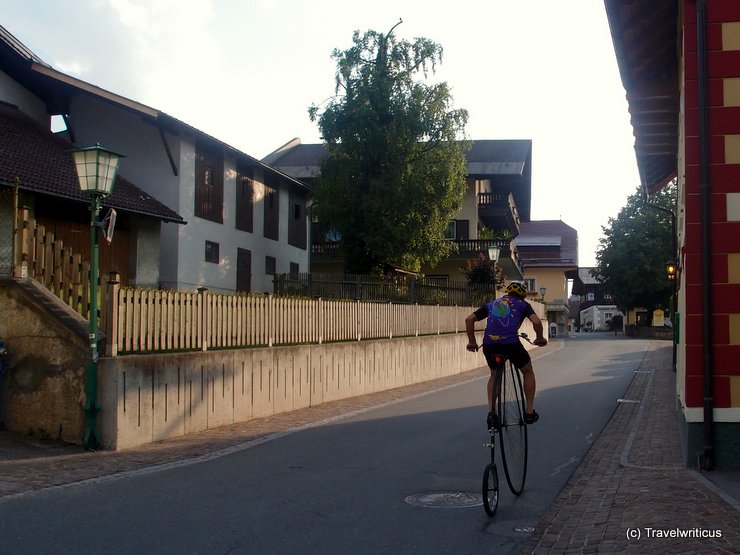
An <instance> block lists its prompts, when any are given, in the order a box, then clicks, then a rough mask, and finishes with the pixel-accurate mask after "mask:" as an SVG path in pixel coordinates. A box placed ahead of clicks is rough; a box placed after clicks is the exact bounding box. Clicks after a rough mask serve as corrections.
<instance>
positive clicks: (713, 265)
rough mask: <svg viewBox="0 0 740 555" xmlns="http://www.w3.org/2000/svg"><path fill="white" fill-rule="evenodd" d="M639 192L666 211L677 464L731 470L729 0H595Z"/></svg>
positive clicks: (736, 99)
mask: <svg viewBox="0 0 740 555" xmlns="http://www.w3.org/2000/svg"><path fill="white" fill-rule="evenodd" d="M605 6H606V12H607V17H608V20H609V25H610V28H611V34H612V40H613V43H614V49H615V53H616V57H617V62H618V65H619V71H620V74H621V77H622V83H623V85H624V88H625V90H626V93H627V101H628V105H629V111H630V115H631V122H632V126H633V129H634V135H635V154H636V159H637V165H638V169H639V171H640V177H641V181H642V186H643V188H644V190H645V193H646V195H648V197H649V195H650V194H652V193H653V192H655V191H657V190H660V189H661V188H662V187H664V186H665V185H666V184H667V183H668V182H670V181H671V180H674V179H675V180H677V183H678V205H677V207H676V213H675V218H676V224H677V225H676V228H677V237H676V247H677V248H676V253H675V254H676V262H677V263H678V272H677V277H676V281H675V284H676V295H675V297H676V306H677V312H678V315H679V317H678V327H679V335H678V341H677V345H676V377H677V395H678V400H679V402H680V407H681V417H682V419H683V429H684V433H685V439H686V442H685V443H686V445H687V452H686V463H687V464H688V465H689V466H694V465H697V464H698V465H699V466H700V467H701V468H704V469H712V468H716V467H719V468H740V449H739V448H738V446H739V445H740V366H738V364H737V360H738V358H739V357H740V3H738V2H734V1H730V0H709V1H707V0H680V1H676V0H634V1H632V2H623V1H619V0H606V1H605Z"/></svg>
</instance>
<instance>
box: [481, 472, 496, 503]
mask: <svg viewBox="0 0 740 555" xmlns="http://www.w3.org/2000/svg"><path fill="white" fill-rule="evenodd" d="M481 493H482V495H483V508H484V509H485V510H486V513H488V516H493V515H494V514H496V509H497V508H498V471H497V470H496V465H495V464H493V463H489V464H488V466H486V469H485V470H484V471H483V489H482V491H481Z"/></svg>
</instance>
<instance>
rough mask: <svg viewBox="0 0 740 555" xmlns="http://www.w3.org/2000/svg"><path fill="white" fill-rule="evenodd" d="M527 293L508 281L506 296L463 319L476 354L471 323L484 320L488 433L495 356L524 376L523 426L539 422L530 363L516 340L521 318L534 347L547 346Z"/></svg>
mask: <svg viewBox="0 0 740 555" xmlns="http://www.w3.org/2000/svg"><path fill="white" fill-rule="evenodd" d="M526 296H527V289H526V287H525V286H524V285H523V284H522V283H521V282H518V281H512V282H511V283H510V284H509V285H508V286H507V287H506V294H505V295H504V296H503V297H499V298H498V299H494V300H492V301H491V302H489V303H486V304H485V305H483V306H482V307H480V308H479V309H478V310H476V311H475V312H473V313H472V314H470V315H469V316H468V317H467V318H465V331H466V332H467V334H468V346H467V350H468V351H477V350H478V348H479V347H478V342H477V340H476V338H475V323H476V322H478V321H479V320H483V319H484V318H487V319H488V320H487V322H486V330H485V334H484V336H483V354H484V355H485V357H486V362H487V363H488V366H489V368H490V369H491V376H490V377H489V378H488V388H487V390H488V411H489V412H488V418H487V419H486V423H487V425H488V429H491V428H492V427H493V425H494V423H493V386H494V373H495V371H496V367H497V366H498V365H499V363H498V362H497V361H496V355H500V356H504V357H506V358H508V359H509V360H510V361H511V362H512V364H514V366H516V367H517V368H518V369H519V370H520V371H521V372H522V375H523V376H524V397H525V399H526V409H525V414H524V422H525V423H526V424H534V423H535V422H537V420H538V419H539V415H538V414H537V412H536V411H535V410H534V395H535V390H536V382H535V377H534V370H533V368H532V359H531V358H530V356H529V353H528V352H527V350H526V349H525V348H524V345H522V343H521V341H520V340H519V335H518V331H519V327H520V326H521V325H522V322H524V319H525V318H529V320H530V321H531V322H532V326H533V327H534V332H535V334H536V335H537V337H536V338H535V340H534V341H533V342H532V343H534V344H535V345H537V346H538V347H544V346H545V345H547V339H545V337H544V336H543V335H542V332H543V326H542V320H540V319H539V317H538V316H537V314H535V312H534V309H533V308H532V305H530V304H529V303H528V302H527V301H526V300H525V298H526Z"/></svg>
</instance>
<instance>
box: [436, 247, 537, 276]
mask: <svg viewBox="0 0 740 555" xmlns="http://www.w3.org/2000/svg"><path fill="white" fill-rule="evenodd" d="M454 243H455V244H456V245H457V252H456V253H455V254H452V255H451V256H450V258H461V259H470V258H477V257H478V255H479V254H480V253H483V254H484V255H485V256H486V257H487V256H488V249H489V247H498V248H499V256H498V261H499V264H501V268H502V269H503V271H504V275H505V276H506V278H507V279H523V277H524V270H523V268H522V261H521V259H520V258H519V252H518V251H517V249H516V245H515V244H514V241H509V240H506V239H464V240H458V241H454Z"/></svg>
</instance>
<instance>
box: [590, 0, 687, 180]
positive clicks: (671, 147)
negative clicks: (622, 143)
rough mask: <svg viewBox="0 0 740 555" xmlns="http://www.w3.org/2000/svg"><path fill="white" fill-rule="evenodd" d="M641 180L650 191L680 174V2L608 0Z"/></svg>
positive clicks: (605, 3) (607, 4) (605, 1)
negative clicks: (678, 170) (678, 172)
mask: <svg viewBox="0 0 740 555" xmlns="http://www.w3.org/2000/svg"><path fill="white" fill-rule="evenodd" d="M604 5H605V7H606V14H607V19H608V21H609V28H610V30H611V35H612V42H613V43H614V51H615V53H616V57H617V64H618V66H619V73H620V75H621V78H622V84H623V85H624V88H625V90H626V91H627V103H628V105H629V113H630V116H631V123H632V129H633V134H634V136H635V157H636V160H637V167H638V170H639V173H640V181H641V183H642V186H643V188H644V189H645V191H647V193H648V194H652V193H654V192H656V191H658V190H660V189H661V188H662V187H664V186H665V185H666V184H667V183H668V182H670V181H671V180H672V179H673V178H675V177H676V175H677V169H678V162H677V160H678V133H679V127H678V126H679V100H680V83H679V71H678V69H679V67H678V59H679V58H678V45H679V42H678V37H679V24H678V5H679V2H678V1H677V0H632V1H629V2H625V1H624V0H604Z"/></svg>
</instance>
